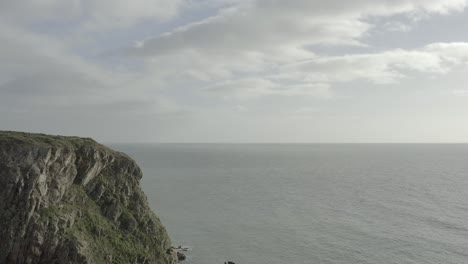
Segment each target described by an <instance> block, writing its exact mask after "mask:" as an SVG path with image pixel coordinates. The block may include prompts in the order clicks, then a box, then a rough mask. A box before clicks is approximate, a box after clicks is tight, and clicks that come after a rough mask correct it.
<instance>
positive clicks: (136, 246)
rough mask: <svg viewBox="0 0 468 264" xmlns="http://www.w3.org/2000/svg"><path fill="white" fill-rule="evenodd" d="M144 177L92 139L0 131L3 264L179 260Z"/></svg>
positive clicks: (122, 156)
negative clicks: (150, 203)
mask: <svg viewBox="0 0 468 264" xmlns="http://www.w3.org/2000/svg"><path fill="white" fill-rule="evenodd" d="M141 177H142V172H141V170H140V168H139V167H138V165H137V164H136V163H135V161H133V160H132V159H131V158H130V157H128V156H127V155H125V154H123V153H120V152H117V151H114V150H111V149H109V148H107V147H105V146H103V145H101V144H98V143H96V142H95V141H94V140H92V139H89V138H78V137H62V136H49V135H43V134H29V133H20V132H8V131H0V188H2V189H1V190H2V191H1V192H0V241H1V243H0V263H10V264H23V263H28V264H35V263H67V264H68V263H90V264H91V263H125V264H127V263H148V264H149V263H158V264H173V263H176V262H177V257H176V254H175V252H174V251H173V250H172V249H171V241H170V239H169V236H168V234H167V233H166V230H165V228H164V227H163V226H162V225H161V223H160V220H159V219H158V217H156V215H155V214H154V213H153V212H152V211H151V210H150V209H149V206H148V203H147V199H146V196H145V194H144V193H143V192H142V190H141V188H140V186H139V182H140V179H141Z"/></svg>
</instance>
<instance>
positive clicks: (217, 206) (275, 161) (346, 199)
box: [112, 144, 468, 264]
mask: <svg viewBox="0 0 468 264" xmlns="http://www.w3.org/2000/svg"><path fill="white" fill-rule="evenodd" d="M112 147H113V148H116V149H118V150H120V151H124V152H126V153H127V154H128V155H130V156H132V157H133V158H134V159H135V160H136V161H137V162H138V163H139V164H140V166H141V167H142V169H143V171H144V177H143V179H142V187H143V190H144V191H145V192H146V194H147V196H148V200H149V203H150V205H151V207H152V208H153V209H154V211H155V212H156V213H157V214H158V216H159V217H160V219H161V221H162V223H163V224H164V225H165V226H166V228H167V230H168V232H169V234H170V235H171V237H172V240H173V243H174V245H176V246H177V245H182V246H187V247H189V248H190V251H188V252H186V254H187V255H188V260H187V261H186V262H185V263H187V264H222V263H224V261H227V260H231V261H234V262H235V263H236V264H272V263H273V264H275V263H277V264H301V263H307V264H314V263H317V264H319V263H333V264H353V263H372V264H379V263H382V264H387V263H398V264H400V263H431V264H432V263H433V264H436V263H437V264H451V263H457V264H458V263H460V264H463V263H468V145H463V144H134V145H113V146H112Z"/></svg>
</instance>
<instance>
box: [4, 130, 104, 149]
mask: <svg viewBox="0 0 468 264" xmlns="http://www.w3.org/2000/svg"><path fill="white" fill-rule="evenodd" d="M5 141H13V142H24V143H29V144H37V145H47V146H67V145H70V144H71V145H73V146H82V145H95V146H102V145H100V144H98V143H97V142H96V141H94V140H93V139H92V138H80V137H72V136H55V135H47V134H42V133H26V132H16V131H0V142H5Z"/></svg>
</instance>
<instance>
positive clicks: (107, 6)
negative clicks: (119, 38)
mask: <svg viewBox="0 0 468 264" xmlns="http://www.w3.org/2000/svg"><path fill="white" fill-rule="evenodd" d="M183 3H184V1H183V0H133V1H125V0H99V1H95V0H41V1H27V0H17V1H2V2H1V3H0V15H1V16H2V20H4V21H9V22H12V23H22V24H34V23H38V22H48V23H50V22H55V23H64V22H67V23H72V24H76V27H78V28H82V29H85V30H92V31H99V30H104V29H106V30H109V29H115V28H125V27H129V26H132V25H134V24H136V23H138V22H141V21H143V20H154V21H164V20H168V19H170V18H173V17H175V16H176V15H177V14H178V12H179V10H180V8H181V6H182V4H183Z"/></svg>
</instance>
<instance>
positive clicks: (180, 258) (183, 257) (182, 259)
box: [177, 251, 187, 261]
mask: <svg viewBox="0 0 468 264" xmlns="http://www.w3.org/2000/svg"><path fill="white" fill-rule="evenodd" d="M186 258H187V257H186V256H185V254H184V253H182V252H179V251H177V260H178V261H184V260H185V259H186Z"/></svg>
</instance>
